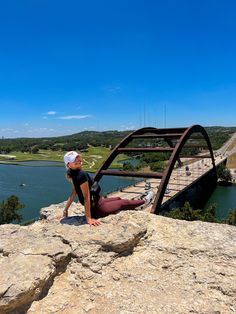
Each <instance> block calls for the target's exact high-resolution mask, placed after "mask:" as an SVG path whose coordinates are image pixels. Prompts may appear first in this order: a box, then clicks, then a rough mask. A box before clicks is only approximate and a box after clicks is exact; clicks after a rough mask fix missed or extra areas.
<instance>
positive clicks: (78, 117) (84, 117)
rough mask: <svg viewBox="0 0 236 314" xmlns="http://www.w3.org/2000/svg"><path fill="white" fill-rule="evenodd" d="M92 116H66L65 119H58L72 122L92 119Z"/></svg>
mask: <svg viewBox="0 0 236 314" xmlns="http://www.w3.org/2000/svg"><path fill="white" fill-rule="evenodd" d="M90 117H91V115H88V114H87V115H79V116H64V117H58V118H56V119H61V120H72V119H86V118H90Z"/></svg>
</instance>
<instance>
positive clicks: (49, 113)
mask: <svg viewBox="0 0 236 314" xmlns="http://www.w3.org/2000/svg"><path fill="white" fill-rule="evenodd" d="M46 114H47V115H49V116H54V115H55V114H56V111H48V112H47V113H46Z"/></svg>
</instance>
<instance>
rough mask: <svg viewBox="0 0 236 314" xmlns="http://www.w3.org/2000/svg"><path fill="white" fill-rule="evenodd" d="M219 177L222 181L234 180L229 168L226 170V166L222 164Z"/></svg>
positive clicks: (218, 173)
mask: <svg viewBox="0 0 236 314" xmlns="http://www.w3.org/2000/svg"><path fill="white" fill-rule="evenodd" d="M217 175H218V178H219V179H220V180H221V181H224V182H229V181H231V180H232V176H231V173H230V170H229V169H228V168H226V167H225V165H223V164H220V166H219V167H218V169H217Z"/></svg>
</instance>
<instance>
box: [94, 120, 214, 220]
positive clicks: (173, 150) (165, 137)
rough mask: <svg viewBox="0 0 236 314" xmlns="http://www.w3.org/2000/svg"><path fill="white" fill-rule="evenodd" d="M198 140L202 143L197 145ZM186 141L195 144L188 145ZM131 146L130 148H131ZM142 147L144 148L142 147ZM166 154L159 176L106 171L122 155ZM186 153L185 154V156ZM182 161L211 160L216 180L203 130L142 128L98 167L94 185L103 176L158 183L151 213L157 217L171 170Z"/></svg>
mask: <svg viewBox="0 0 236 314" xmlns="http://www.w3.org/2000/svg"><path fill="white" fill-rule="evenodd" d="M135 140H138V141H139V143H138V147H137V145H136V147H134V145H131V144H132V143H133V142H135ZM153 140H154V141H156V142H155V144H154V145H152V147H150V146H149V147H140V142H141V143H142V144H143V143H144V142H146V144H147V142H148V141H153ZM198 140H200V141H201V140H203V141H204V142H203V143H202V142H201V143H199V142H198ZM158 141H159V142H160V141H162V142H163V143H166V146H163V145H158ZM188 141H189V142H190V141H194V142H191V143H190V144H189V143H188ZM131 146H132V147H131ZM142 146H144V145H142ZM186 149H187V152H189V149H193V150H197V152H198V153H197V154H195V155H192V154H190V155H188V154H186V153H185V151H186ZM199 149H204V151H206V150H207V154H206V153H204V154H199ZM151 152H154V153H157V154H160V153H166V155H167V154H168V155H169V158H168V160H167V161H166V162H165V167H164V169H163V171H162V172H154V171H153V172H139V171H123V170H109V169H108V168H109V166H110V165H111V163H112V162H113V160H114V159H115V158H116V157H117V156H118V155H119V154H122V153H151ZM184 153H185V154H184ZM181 158H185V160H186V159H188V158H201V159H203V158H210V159H211V161H212V167H213V171H214V172H215V177H216V166H215V160H214V155H213V150H212V146H211V143H210V140H209V137H208V134H207V132H206V131H205V129H204V128H203V127H202V126H200V125H193V126H191V127H188V128H165V129H158V128H154V127H145V128H141V129H138V130H136V131H134V132H132V133H130V134H129V135H128V136H127V137H125V138H124V139H123V140H122V141H121V142H120V143H119V144H118V145H117V146H116V147H115V148H114V149H113V150H112V152H111V154H110V155H109V156H108V158H107V159H106V161H105V162H104V163H103V164H102V165H101V167H100V168H99V169H98V171H97V172H96V174H95V177H94V181H97V182H99V181H100V180H101V178H102V177H103V176H104V175H113V176H125V177H139V178H144V179H145V178H155V179H160V184H159V187H158V190H157V193H156V196H155V199H154V203H153V205H152V208H151V213H155V214H158V213H159V212H160V210H161V205H162V201H163V198H164V195H165V191H166V189H167V186H168V183H169V180H170V177H171V174H172V171H173V169H174V168H175V167H176V166H177V167H178V166H181V165H182V161H181Z"/></svg>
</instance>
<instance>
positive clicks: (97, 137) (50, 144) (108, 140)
mask: <svg viewBox="0 0 236 314" xmlns="http://www.w3.org/2000/svg"><path fill="white" fill-rule="evenodd" d="M205 129H206V131H207V133H208V135H209V137H210V139H211V142H212V146H213V149H218V148H219V147H221V146H222V145H223V143H224V142H226V141H227V140H228V139H229V137H230V136H231V135H232V134H233V133H234V132H236V127H221V126H212V127H206V128H205ZM130 132H132V131H131V130H129V131H115V130H111V131H103V132H99V131H83V132H80V133H75V134H71V135H65V136H58V137H43V138H16V139H0V153H10V152H12V151H22V152H29V151H32V150H33V151H35V152H37V150H38V149H46V150H47V149H50V150H55V151H56V150H62V151H68V150H83V149H87V148H88V145H92V146H105V147H114V146H115V145H117V144H118V143H119V142H120V141H121V140H122V139H123V138H124V137H126V136H127V135H128V134H129V133H130Z"/></svg>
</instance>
